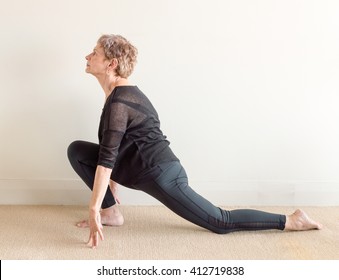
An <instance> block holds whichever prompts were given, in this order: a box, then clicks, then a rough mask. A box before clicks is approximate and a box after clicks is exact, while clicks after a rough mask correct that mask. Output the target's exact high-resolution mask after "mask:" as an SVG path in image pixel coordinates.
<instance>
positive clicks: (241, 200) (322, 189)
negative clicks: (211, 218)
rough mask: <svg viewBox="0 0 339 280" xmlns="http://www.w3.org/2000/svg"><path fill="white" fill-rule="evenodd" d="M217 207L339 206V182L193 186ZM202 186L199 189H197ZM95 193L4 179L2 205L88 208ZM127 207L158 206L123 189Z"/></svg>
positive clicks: (56, 183)
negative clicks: (76, 206)
mask: <svg viewBox="0 0 339 280" xmlns="http://www.w3.org/2000/svg"><path fill="white" fill-rule="evenodd" d="M191 185H192V187H193V188H194V190H195V191H196V192H198V193H199V194H201V195H202V196H204V197H205V198H206V199H208V200H210V201H211V202H212V203H213V204H216V205H230V206H232V205H236V206H242V205H245V206H246V205H262V206H295V205H300V206H306V205H308V206H338V205H339V182H253V181H246V182H197V181H192V182H191ZM195 186H199V187H195ZM90 195H91V192H90V190H89V189H88V188H86V187H85V186H84V184H83V183H82V182H81V181H80V180H72V179H65V180H45V179H38V180H8V179H0V204H26V205H27V204H28V205H31V204H33V205H35V204H49V205H86V204H88V201H89V199H90ZM119 197H120V199H121V201H122V203H123V204H124V205H158V204H160V203H159V202H158V201H157V200H155V199H153V198H152V197H150V196H148V195H146V194H145V193H143V192H140V191H135V190H131V189H128V188H124V187H120V192H119Z"/></svg>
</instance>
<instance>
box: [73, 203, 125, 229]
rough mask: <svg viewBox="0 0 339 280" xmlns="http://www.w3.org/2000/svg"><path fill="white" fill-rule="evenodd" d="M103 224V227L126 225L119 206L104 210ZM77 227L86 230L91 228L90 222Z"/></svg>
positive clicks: (79, 224)
mask: <svg viewBox="0 0 339 280" xmlns="http://www.w3.org/2000/svg"><path fill="white" fill-rule="evenodd" d="M100 216H101V223H102V225H103V226H122V225H123V223H124V217H123V216H122V214H121V212H120V210H119V209H118V207H117V205H114V206H112V207H109V208H106V209H102V210H101V212H100ZM76 225H77V227H81V228H86V227H89V224H88V220H83V221H81V222H79V223H77V224H76Z"/></svg>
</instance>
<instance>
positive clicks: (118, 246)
mask: <svg viewBox="0 0 339 280" xmlns="http://www.w3.org/2000/svg"><path fill="white" fill-rule="evenodd" d="M121 209H122V212H123V214H124V216H125V224H124V226H122V227H119V228H112V227H105V228H104V235H105V241H104V242H101V243H100V246H99V248H97V249H96V250H92V249H89V248H87V247H86V246H85V245H84V242H85V241H86V240H87V238H88V230H87V229H79V228H77V227H75V225H74V224H75V223H76V222H77V221H78V220H81V219H83V218H84V217H86V216H87V206H9V205H2V206H0V217H1V223H0V259H2V260H9V259H12V260H20V259H25V260H28V259H34V260H44V259H54V260H64V259H67V260H74V259H77V260H84V259H90V260H92V259H93V260H94V259H101V260H110V259H120V260H130V259H134V260H139V259H143V260H144V259H148V260H150V259H155V260H164V259H173V260H181V259H191V260H194V259H201V260H211V259H216V260H220V259H234V260H248V259H257V260H266V259H269V260H286V259H288V260H299V259H302V260H329V259H332V260H333V259H334V260H338V259H339V207H303V209H304V210H306V211H307V213H309V215H310V216H311V217H312V218H314V219H317V220H319V221H320V222H322V223H323V224H324V226H325V228H324V229H323V230H321V231H317V230H314V231H307V232H281V231H273V230H272V231H260V232H259V231H256V232H236V233H231V234H226V235H218V234H214V233H211V232H209V231H206V230H204V229H202V228H200V227H197V226H195V225H192V224H190V223H189V222H186V221H185V220H183V219H181V218H180V217H178V216H176V215H175V214H173V213H172V212H170V211H169V210H167V208H165V207H163V206H123V207H121ZM256 209H260V210H266V211H272V212H275V213H283V214H286V213H290V212H291V211H292V210H293V209H294V208H292V207H256Z"/></svg>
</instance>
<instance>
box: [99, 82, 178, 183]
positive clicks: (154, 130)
mask: <svg viewBox="0 0 339 280" xmlns="http://www.w3.org/2000/svg"><path fill="white" fill-rule="evenodd" d="M98 136H99V145H100V148H99V157H98V165H101V166H104V167H107V168H112V169H113V170H112V178H113V179H114V180H115V181H116V182H118V183H120V184H122V185H129V184H135V183H137V181H138V179H139V178H140V176H141V175H142V174H144V173H145V172H147V170H149V169H151V168H152V167H154V166H156V165H157V164H160V163H163V162H169V161H177V160H178V158H177V157H176V156H175V155H174V153H173V152H172V150H171V149H170V147H169V144H170V143H169V141H168V140H167V139H166V136H165V135H164V134H163V133H162V131H161V130H160V121H159V117H158V114H157V112H156V110H155V108H154V107H153V105H152V104H151V102H150V101H149V99H148V98H147V97H146V96H145V95H144V94H143V93H142V92H141V91H140V90H139V88H138V87H136V86H118V87H115V88H114V90H113V91H112V93H111V94H110V96H109V97H108V98H107V100H106V102H105V105H104V108H103V110H102V115H101V118H100V125H99V132H98Z"/></svg>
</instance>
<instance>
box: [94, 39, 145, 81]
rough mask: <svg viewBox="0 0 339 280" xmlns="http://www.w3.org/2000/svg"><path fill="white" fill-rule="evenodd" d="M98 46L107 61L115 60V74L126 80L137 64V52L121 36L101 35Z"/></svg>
mask: <svg viewBox="0 0 339 280" xmlns="http://www.w3.org/2000/svg"><path fill="white" fill-rule="evenodd" d="M98 44H99V45H100V46H101V47H102V48H103V49H104V52H105V56H106V58H107V59H113V58H115V59H117V61H118V66H117V68H116V73H117V74H118V75H119V76H120V77H122V78H128V77H129V76H130V75H131V74H132V72H133V70H134V66H135V64H136V62H137V55H138V50H137V48H136V47H134V46H133V45H132V44H131V43H130V42H129V41H128V40H127V39H125V38H124V37H122V36H121V35H114V34H110V35H108V34H107V35H102V36H101V37H100V38H99V40H98Z"/></svg>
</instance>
